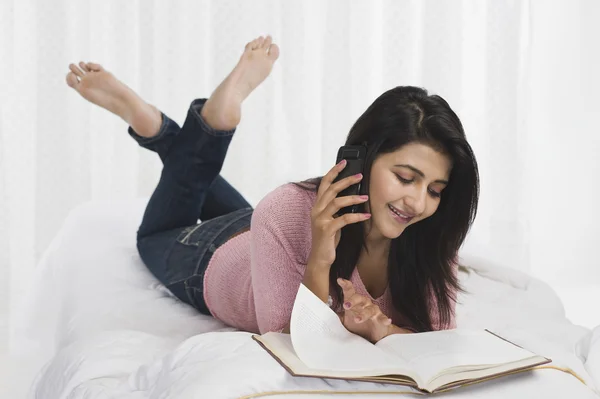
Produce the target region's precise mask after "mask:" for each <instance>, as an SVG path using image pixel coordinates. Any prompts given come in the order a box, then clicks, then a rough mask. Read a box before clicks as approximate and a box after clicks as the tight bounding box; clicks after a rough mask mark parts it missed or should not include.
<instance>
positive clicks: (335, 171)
mask: <svg viewBox="0 0 600 399" xmlns="http://www.w3.org/2000/svg"><path fill="white" fill-rule="evenodd" d="M346 163H347V161H346V160H345V159H342V160H341V161H340V162H339V163H338V164H337V165H335V166H334V167H333V168H331V169H330V170H329V172H327V174H326V175H325V176H323V178H322V179H321V184H319V190H317V202H318V200H319V199H320V198H321V197H323V194H324V193H325V191H327V189H328V188H329V186H330V185H331V183H333V180H334V179H335V178H336V177H337V175H339V174H340V172H341V171H342V170H344V168H345V167H346ZM315 205H316V204H315ZM323 208H325V207H323Z"/></svg>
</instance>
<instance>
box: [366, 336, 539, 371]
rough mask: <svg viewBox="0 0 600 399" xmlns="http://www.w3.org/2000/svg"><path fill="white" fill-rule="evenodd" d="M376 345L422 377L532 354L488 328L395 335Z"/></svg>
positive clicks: (503, 361) (508, 360)
mask: <svg viewBox="0 0 600 399" xmlns="http://www.w3.org/2000/svg"><path fill="white" fill-rule="evenodd" d="M377 346H378V347H379V348H381V349H384V350H385V351H389V352H391V353H395V354H396V355H397V356H399V357H402V358H403V359H405V360H406V361H407V362H408V363H409V364H410V366H411V368H413V369H415V370H416V371H417V372H418V373H419V375H420V376H421V377H422V378H423V379H425V380H430V379H431V378H433V377H434V376H435V375H436V374H439V373H441V372H443V371H444V370H445V369H449V368H453V367H461V366H473V368H480V369H481V368H483V367H482V366H490V365H494V364H504V363H510V362H515V361H519V360H522V359H527V358H530V357H533V356H535V354H533V353H531V352H529V351H527V350H525V349H522V348H519V347H517V346H516V345H513V344H511V343H510V342H506V341H504V340H502V339H500V338H498V337H496V336H494V335H492V334H490V333H489V332H487V331H480V330H465V329H454V330H442V331H431V332H425V333H418V334H394V335H390V336H388V337H386V338H384V339H382V340H381V341H379V342H378V343H377Z"/></svg>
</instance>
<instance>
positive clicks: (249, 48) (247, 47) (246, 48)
mask: <svg viewBox="0 0 600 399" xmlns="http://www.w3.org/2000/svg"><path fill="white" fill-rule="evenodd" d="M252 43H254V41H251V42H248V43H247V44H246V47H244V50H245V51H248V50H252Z"/></svg>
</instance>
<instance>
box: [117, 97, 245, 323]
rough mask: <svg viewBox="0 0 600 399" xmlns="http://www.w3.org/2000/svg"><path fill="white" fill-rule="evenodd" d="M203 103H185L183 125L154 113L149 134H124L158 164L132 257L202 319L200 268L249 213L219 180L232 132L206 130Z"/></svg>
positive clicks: (205, 310)
mask: <svg viewBox="0 0 600 399" xmlns="http://www.w3.org/2000/svg"><path fill="white" fill-rule="evenodd" d="M205 102H206V100H205V99H198V100H194V101H193V102H192V104H191V106H190V108H189V110H188V114H187V117H186V120H185V123H184V124H183V127H179V126H178V125H177V123H175V122H174V121H173V120H171V119H170V118H169V117H167V116H166V115H165V114H162V124H161V127H160V130H159V132H158V134H157V135H156V136H154V137H151V138H145V137H142V136H139V135H138V134H137V133H136V132H135V131H134V130H133V129H132V128H131V127H129V130H128V131H129V134H130V135H131V137H133V138H134V139H135V140H136V141H137V142H138V144H139V145H140V146H142V147H144V148H146V149H148V150H151V151H154V152H156V153H157V154H158V156H159V157H160V159H161V161H162V163H163V169H162V173H161V176H160V180H159V182H158V185H157V187H156V189H155V190H154V193H153V194H152V196H151V197H150V200H149V201H148V205H147V206H146V210H145V212H144V217H143V219H142V222H141V225H140V227H139V229H138V231H137V248H138V251H139V254H140V256H141V258H142V260H143V261H144V263H145V264H146V266H147V267H148V269H149V270H150V271H151V272H152V273H153V274H154V276H156V278H157V279H158V280H159V281H160V282H162V283H163V284H164V285H165V286H166V287H167V288H168V289H169V290H170V291H171V292H172V293H173V294H174V295H175V296H177V297H178V298H179V299H181V300H182V301H184V302H186V303H188V304H190V305H192V306H194V307H195V308H196V309H198V310H199V311H200V312H201V313H204V314H210V312H209V310H208V308H207V307H206V304H205V302H204V294H203V281H204V272H205V271H206V267H207V266H208V262H209V261H210V258H211V256H212V254H213V253H214V252H215V250H216V249H217V248H218V247H219V246H221V245H222V244H223V243H225V242H226V241H227V240H228V239H229V238H230V237H231V236H233V235H235V233H237V232H239V231H241V230H243V229H246V228H248V227H249V226H250V218H251V216H252V212H253V209H252V207H251V206H250V204H249V203H248V202H247V201H246V200H245V199H244V197H242V195H241V194H240V193H239V192H238V191H237V190H236V189H235V188H233V187H232V186H231V185H230V184H229V183H227V181H225V179H223V178H222V177H221V176H220V175H219V173H220V171H221V167H222V166H223V161H224V160H225V155H226V154H227V148H228V147H229V143H230V142H231V139H232V137H233V134H234V132H235V129H233V130H230V131H222V130H215V129H213V128H212V127H210V126H209V125H208V124H207V123H206V122H205V121H204V119H203V118H202V116H201V115H200V112H201V109H202V106H203V105H204V103H205ZM198 219H200V221H201V222H200V223H198Z"/></svg>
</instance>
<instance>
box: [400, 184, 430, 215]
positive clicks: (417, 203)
mask: <svg viewBox="0 0 600 399" xmlns="http://www.w3.org/2000/svg"><path fill="white" fill-rule="evenodd" d="M426 200H427V187H425V188H420V187H419V188H415V190H414V192H413V193H412V194H411V195H408V196H407V197H406V199H405V200H404V203H405V205H406V206H407V209H406V211H407V212H410V213H412V214H413V215H420V214H422V213H423V212H425V205H426Z"/></svg>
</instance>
